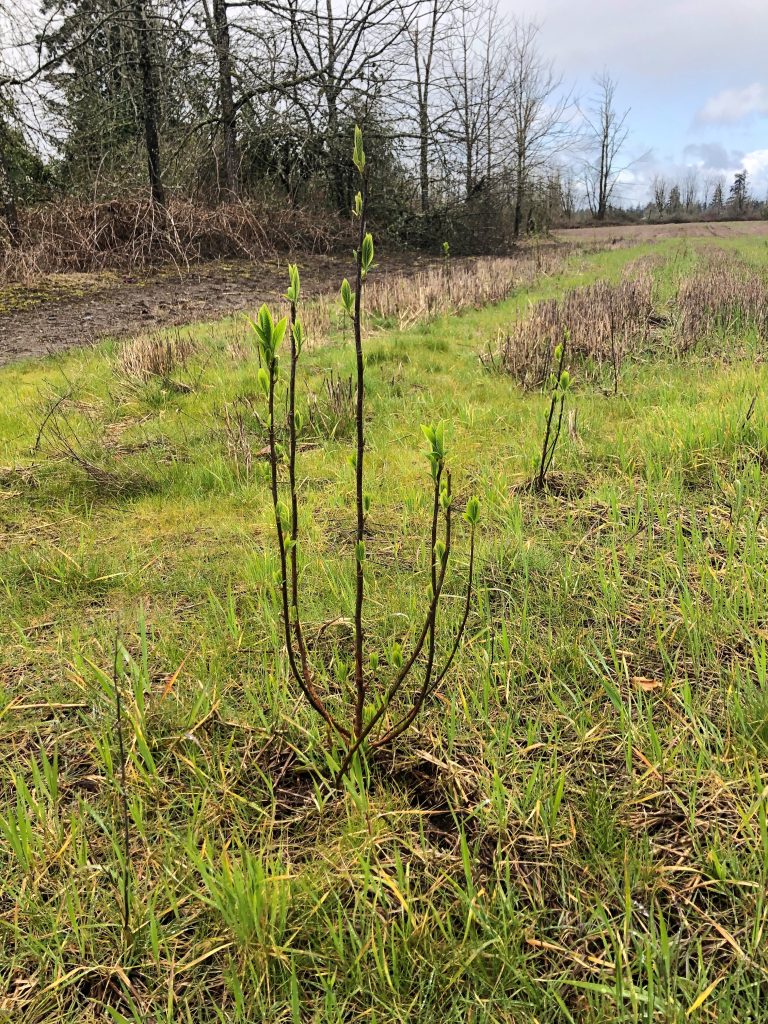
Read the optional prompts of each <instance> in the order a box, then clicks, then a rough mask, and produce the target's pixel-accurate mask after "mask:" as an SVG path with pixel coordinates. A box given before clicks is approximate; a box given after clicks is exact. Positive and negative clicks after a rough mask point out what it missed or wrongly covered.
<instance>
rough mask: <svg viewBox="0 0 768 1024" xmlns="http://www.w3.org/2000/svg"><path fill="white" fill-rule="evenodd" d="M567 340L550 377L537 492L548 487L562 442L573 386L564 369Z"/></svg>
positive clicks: (557, 352)
mask: <svg viewBox="0 0 768 1024" xmlns="http://www.w3.org/2000/svg"><path fill="white" fill-rule="evenodd" d="M567 340H568V338H567V335H566V338H565V339H564V340H563V341H562V342H561V343H560V344H559V345H558V346H557V348H556V349H555V358H554V367H555V370H554V372H553V373H550V375H549V381H548V384H547V390H548V391H549V393H550V402H549V411H548V412H547V421H546V427H545V429H544V442H543V444H542V446H541V455H539V456H537V458H536V461H535V464H534V465H535V469H536V475H535V476H534V478H533V486H534V488H535V490H537V491H543V490H544V488H545V487H546V486H547V473H548V472H549V470H550V467H551V465H552V460H553V459H554V457H555V449H556V448H557V442H558V441H559V440H560V430H561V429H562V426H563V411H564V409H565V399H566V396H567V394H568V391H569V389H570V386H571V375H570V374H569V373H568V371H567V370H565V369H563V366H564V364H565V344H566V341H567Z"/></svg>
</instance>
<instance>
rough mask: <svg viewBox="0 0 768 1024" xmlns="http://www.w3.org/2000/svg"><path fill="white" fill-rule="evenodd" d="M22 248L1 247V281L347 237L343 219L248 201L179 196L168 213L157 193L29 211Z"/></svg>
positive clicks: (252, 253) (247, 254)
mask: <svg viewBox="0 0 768 1024" xmlns="http://www.w3.org/2000/svg"><path fill="white" fill-rule="evenodd" d="M20 216H21V220H20V224H19V233H18V240H17V244H16V245H10V244H8V243H6V244H5V245H4V246H2V247H0V277H2V278H3V279H5V280H7V281H17V280H18V281H25V280H28V279H30V278H32V277H34V276H36V275H39V274H48V273H69V272H96V271H100V270H105V269H119V270H142V269H145V268H148V267H153V266H159V265H163V264H177V265H181V266H186V265H189V264H191V263H196V262H199V261H201V260H210V259H220V258H223V259H263V258H264V257H267V256H272V255H274V254H275V253H277V252H289V251H291V250H294V249H301V250H302V251H303V252H321V253H325V252H329V251H330V250H331V249H333V248H334V247H335V246H336V245H338V244H339V243H340V242H341V241H342V240H345V239H346V237H347V233H348V229H347V228H346V227H345V226H344V225H343V224H342V222H341V221H340V220H338V219H334V218H333V217H329V216H328V215H327V214H326V213H323V215H322V216H320V215H319V214H316V213H313V212H312V211H310V210H305V209H296V208H291V207H288V206H280V205H268V204H267V203H264V202H259V201H257V200H243V201H239V202H232V203H227V204H224V205H220V206H206V205H203V204H200V203H194V202H192V201H190V200H187V199H184V198H183V197H173V198H172V199H171V200H170V201H169V203H168V205H167V207H166V208H165V209H164V210H159V209H158V207H157V206H156V205H155V204H153V203H152V201H151V199H150V197H149V195H144V194H137V195H133V196H127V197H125V198H123V199H119V200H110V201H109V202H83V201H80V200H75V199H66V200H65V199H57V200H56V202H55V203H41V204H39V205H38V206H34V207H29V208H27V209H24V210H23V211H22V212H21V215H20Z"/></svg>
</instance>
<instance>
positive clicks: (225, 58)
mask: <svg viewBox="0 0 768 1024" xmlns="http://www.w3.org/2000/svg"><path fill="white" fill-rule="evenodd" d="M203 9H204V11H205V22H206V27H207V30H208V35H209V37H210V40H211V43H212V45H213V49H214V53H215V55H216V66H217V72H218V74H217V83H218V90H217V91H218V100H219V118H220V124H221V142H222V167H223V172H224V173H223V178H224V188H223V190H221V192H222V194H223V198H225V199H231V198H233V197H235V196H236V195H237V194H238V192H239V190H240V180H239V178H240V173H239V172H240V167H239V164H240V160H239V155H238V144H237V107H236V105H235V93H234V85H233V57H232V42H231V38H230V30H229V10H228V4H227V0H212V9H211V8H209V7H208V3H207V0H203Z"/></svg>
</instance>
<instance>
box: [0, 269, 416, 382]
mask: <svg viewBox="0 0 768 1024" xmlns="http://www.w3.org/2000/svg"><path fill="white" fill-rule="evenodd" d="M432 262H434V260H433V259H432V258H430V257H414V256H403V255H402V254H397V255H390V256H387V255H384V256H383V257H382V258H381V261H380V269H381V270H382V271H383V272H384V273H402V272H403V271H406V270H408V271H415V270H418V269H423V268H424V267H426V266H428V265H429V264H430V263H432ZM286 266H287V260H286V259H285V258H282V259H281V260H280V261H278V260H272V261H270V262H263V263H251V262H242V263H231V262H227V263H213V264H206V265H204V266H200V267H196V268H193V269H191V270H188V271H182V272H168V271H165V272H163V273H162V274H157V275H155V276H153V277H149V278H148V279H146V280H137V279H136V278H132V277H129V276H126V277H123V278H122V279H121V278H117V279H115V277H114V276H112V277H111V278H109V279H108V280H107V281H105V282H104V283H100V282H99V281H98V280H94V277H93V275H83V281H82V282H78V280H77V275H71V274H70V275H67V278H66V287H62V286H61V283H60V282H57V281H56V280H55V279H49V280H48V281H47V282H46V286H45V287H44V288H41V287H39V286H37V287H34V288H33V287H30V288H29V289H28V290H27V295H28V296H29V301H27V302H26V303H24V302H21V303H20V302H19V301H18V298H19V289H18V286H15V287H14V300H15V301H14V303H12V304H10V305H11V306H12V308H10V309H6V311H5V312H3V313H0V365H3V364H4V363H10V362H13V361H15V360H19V359H28V358H34V357H37V356H45V355H52V354H55V353H60V352H63V351H66V350H67V349H70V348H74V347H76V346H83V345H93V344H95V343H96V342H98V341H101V340H102V339H104V338H121V337H131V336H135V335H137V334H142V333H144V332H145V331H148V330H153V329H157V328H162V327H171V326H177V325H181V324H190V323H199V322H205V321H207V320H216V319H218V318H221V317H224V316H228V315H230V314H233V313H238V312H242V311H243V310H253V309H256V308H258V307H259V306H260V305H261V303H262V302H270V301H274V300H275V299H276V298H277V297H278V296H279V295H281V294H282V293H283V292H284V291H285V288H286V285H287V272H286ZM351 269H352V268H351V266H350V257H349V256H308V257H305V258H302V261H301V283H302V293H303V294H304V295H305V296H306V297H308V298H312V297H313V296H317V295H320V294H322V293H328V292H333V291H335V290H336V289H337V288H338V287H339V284H340V282H341V280H342V278H343V277H344V276H345V275H346V276H348V275H349V274H350V272H351Z"/></svg>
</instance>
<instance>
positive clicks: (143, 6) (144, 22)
mask: <svg viewBox="0 0 768 1024" xmlns="http://www.w3.org/2000/svg"><path fill="white" fill-rule="evenodd" d="M133 19H134V30H135V32H136V50H137V56H138V64H139V74H140V75H141V96H142V111H141V117H142V122H143V127H144V142H145V145H146V147H147V168H148V171H149V185H150V188H151V190H152V201H153V202H154V204H155V205H156V206H157V207H158V208H160V209H162V208H163V207H164V206H165V187H164V185H163V172H162V165H161V163H160V134H159V131H158V122H159V102H158V95H157V80H156V77H155V68H154V65H153V62H152V39H151V31H152V29H151V25H150V15H149V12H148V10H147V0H133Z"/></svg>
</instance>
